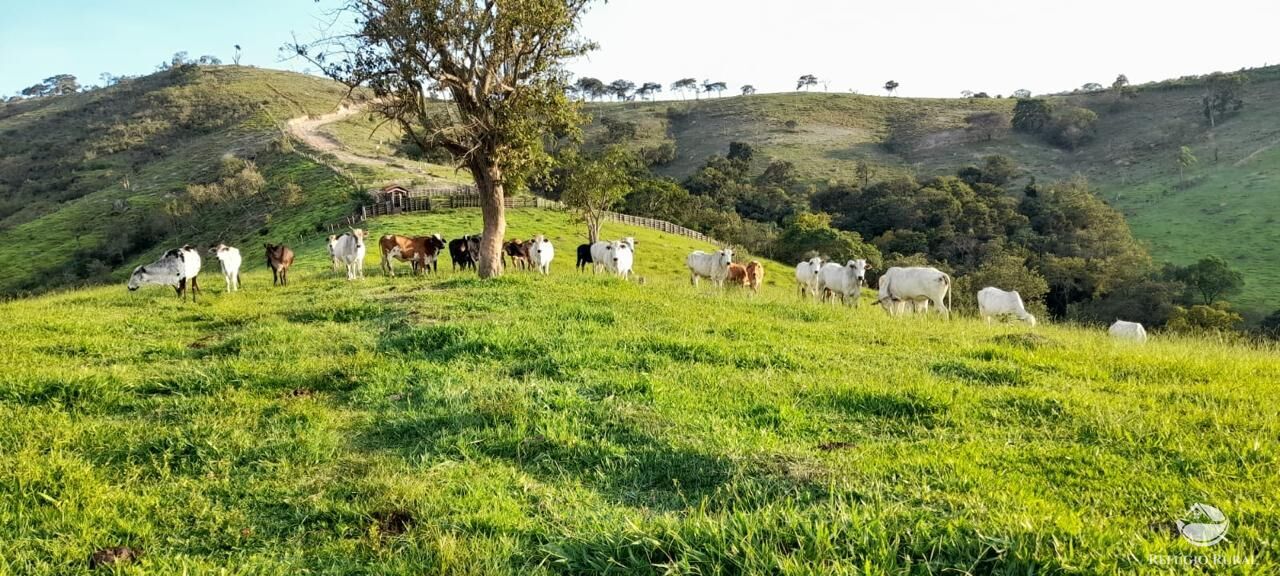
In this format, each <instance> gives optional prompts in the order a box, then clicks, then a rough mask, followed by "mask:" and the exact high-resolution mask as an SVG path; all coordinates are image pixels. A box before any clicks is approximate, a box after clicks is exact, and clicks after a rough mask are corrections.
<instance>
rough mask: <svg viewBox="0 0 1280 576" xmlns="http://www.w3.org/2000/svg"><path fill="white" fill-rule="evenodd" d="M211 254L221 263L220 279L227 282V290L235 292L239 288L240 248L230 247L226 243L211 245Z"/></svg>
mask: <svg viewBox="0 0 1280 576" xmlns="http://www.w3.org/2000/svg"><path fill="white" fill-rule="evenodd" d="M212 252H213V255H214V256H217V258H218V263H219V264H222V279H223V280H224V281H225V282H226V283H227V292H236V291H239V290H240V263H241V262H243V260H242V259H241V258H240V249H239V248H232V247H231V246H227V245H226V244H218V245H217V246H214V247H213V250H212Z"/></svg>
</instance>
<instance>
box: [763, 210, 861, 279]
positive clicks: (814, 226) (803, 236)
mask: <svg viewBox="0 0 1280 576" xmlns="http://www.w3.org/2000/svg"><path fill="white" fill-rule="evenodd" d="M775 244H776V245H775V248H774V249H773V254H775V255H776V256H777V257H778V258H780V259H781V260H782V261H783V262H788V263H792V262H799V261H801V260H804V259H805V258H808V257H810V256H811V255H813V254H817V255H820V256H822V257H824V258H827V259H829V260H832V261H834V262H839V263H843V262H845V261H847V260H852V259H855V258H865V259H867V261H868V262H870V263H871V264H872V266H874V267H877V268H878V267H879V266H880V265H881V264H882V263H883V258H882V257H881V255H880V250H879V249H877V248H876V247H875V246H873V245H871V244H868V243H866V242H863V241H862V236H859V235H858V233H857V232H846V231H844V230H837V229H835V228H832V227H831V216H828V215H827V214H822V213H812V212H807V213H804V214H800V215H798V216H796V217H795V218H794V219H793V220H792V221H791V222H790V223H788V224H787V226H786V227H785V228H783V230H782V233H781V234H779V235H778V239H777V241H776V243H775Z"/></svg>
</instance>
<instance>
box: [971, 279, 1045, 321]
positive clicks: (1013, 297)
mask: <svg viewBox="0 0 1280 576" xmlns="http://www.w3.org/2000/svg"><path fill="white" fill-rule="evenodd" d="M978 315H979V316H981V317H982V319H983V320H986V321H987V322H991V319H992V318H999V317H1001V316H1013V317H1014V318H1017V319H1019V320H1021V321H1023V322H1026V323H1027V324H1030V325H1032V326H1035V325H1036V317H1035V316H1032V315H1031V314H1028V313H1027V309H1026V308H1025V307H1023V305H1022V295H1020V294H1018V291H1017V290H1014V291H1013V292H1006V291H1004V290H1001V289H999V288H996V287H994V286H988V287H986V288H983V289H981V290H979V291H978Z"/></svg>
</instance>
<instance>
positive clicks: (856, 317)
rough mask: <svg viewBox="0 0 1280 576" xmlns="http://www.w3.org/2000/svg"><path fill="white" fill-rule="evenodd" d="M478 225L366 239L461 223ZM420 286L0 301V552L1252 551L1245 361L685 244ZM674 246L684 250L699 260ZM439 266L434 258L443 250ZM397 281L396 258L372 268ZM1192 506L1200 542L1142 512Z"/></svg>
mask: <svg viewBox="0 0 1280 576" xmlns="http://www.w3.org/2000/svg"><path fill="white" fill-rule="evenodd" d="M479 227H480V218H479V213H478V211H474V210H460V211H456V212H451V213H445V214H429V215H417V216H403V217H395V218H387V219H382V220H379V221H377V222H375V223H374V227H373V232H374V235H373V236H372V237H376V235H378V234H382V233H385V232H389V231H397V232H403V233H419V232H441V233H443V234H444V235H445V236H446V237H448V238H452V237H456V236H458V235H460V234H464V233H470V232H474V231H476V230H478V229H479ZM535 233H544V234H547V235H549V236H550V237H551V238H552V240H553V242H554V243H555V246H556V249H557V256H556V260H555V262H554V263H553V271H552V274H551V275H550V276H546V277H542V276H537V275H534V274H529V273H519V272H515V273H510V274H508V275H506V276H504V277H503V278H501V279H497V280H491V281H480V280H478V279H476V278H475V277H474V276H473V275H472V274H470V273H464V272H459V273H453V272H447V271H442V272H441V273H440V274H438V275H434V276H428V277H425V278H410V277H397V278H394V279H392V278H385V277H382V276H381V275H380V274H379V273H378V272H377V271H376V267H377V264H376V260H377V257H376V256H375V255H374V254H372V253H371V254H370V256H369V258H368V262H369V264H368V266H367V268H368V270H367V272H368V277H367V278H366V279H365V280H363V281H357V282H348V281H346V280H345V279H343V278H340V277H338V275H336V274H334V273H332V272H331V271H330V270H329V267H328V263H327V262H326V261H325V259H326V254H325V249H324V245H323V242H322V240H321V239H316V240H315V241H312V242H310V243H308V244H306V245H303V246H298V247H297V248H298V253H299V259H298V265H297V268H296V270H295V272H296V273H295V274H294V275H293V277H292V283H291V285H290V286H288V287H279V288H273V287H271V286H270V274H269V272H266V271H265V270H264V269H263V268H262V267H261V264H260V263H259V262H258V261H259V260H260V258H258V257H257V256H256V250H252V249H249V248H246V249H245V256H246V262H247V263H248V264H250V266H251V267H250V269H249V271H247V272H246V273H245V275H244V289H243V290H242V291H241V292H240V293H237V294H223V293H221V283H220V279H219V278H218V277H217V274H216V272H214V270H213V269H212V268H211V267H210V266H208V265H206V272H205V274H204V275H203V278H202V279H203V284H204V286H205V288H206V294H205V295H204V297H203V298H201V300H200V301H199V303H197V304H191V303H182V302H179V301H178V300H177V298H175V297H174V296H173V293H172V292H171V291H170V290H168V289H165V288H159V287H150V288H147V289H144V290H142V291H139V292H137V293H128V292H126V291H125V290H124V287H123V285H113V286H103V287H98V288H91V289H85V290H78V291H68V292H63V293H58V294H52V295H47V296H43V297H39V298H34V299H28V300H22V301H14V302H9V303H5V304H0V315H3V317H4V318H5V328H6V330H5V336H4V337H3V338H0V366H3V367H4V368H3V371H4V377H3V378H2V379H0V531H3V533H4V534H5V535H6V538H4V539H3V540H0V572H7V573H13V574H80V573H88V572H90V569H89V558H90V555H91V554H92V553H93V552H94V551H96V550H99V549H103V548H108V547H113V546H128V547H130V548H132V549H135V550H137V551H139V552H140V559H139V560H138V561H137V562H135V563H133V564H129V565H126V566H121V567H118V572H119V573H129V574H144V573H145V574H178V573H190V574H199V573H229V574H299V573H314V574H344V573H372V574H424V573H449V574H494V573H499V574H501V573H509V574H552V573H556V574H600V573H614V574H649V573H653V572H665V573H678V574H695V573H698V574H735V573H770V574H898V573H945V572H957V573H972V574H1014V573H1017V574H1031V573H1086V574H1097V573H1117V572H1162V571H1165V570H1166V568H1162V567H1160V566H1158V565H1154V564H1151V563H1150V562H1149V560H1148V557H1149V555H1153V554H1155V555H1177V556H1181V555H1196V554H1204V553H1212V554H1218V555H1223V556H1239V557H1243V558H1247V559H1248V560H1249V561H1250V562H1252V563H1251V564H1248V565H1240V566H1234V567H1232V566H1227V567H1219V569H1218V570H1217V571H1221V572H1234V573H1258V574H1263V573H1271V572H1275V571H1276V570H1278V569H1280V559H1278V558H1277V557H1276V554H1275V552H1274V549H1273V547H1272V545H1273V543H1274V537H1275V535H1276V534H1277V533H1280V508H1277V506H1276V499H1275V495H1276V494H1277V493H1278V492H1280V472H1278V471H1280V466H1278V464H1280V461H1278V459H1277V452H1276V442H1277V440H1280V416H1278V415H1277V413H1276V411H1275V408H1274V407H1275V406H1276V405H1277V403H1278V402H1280V386H1277V377H1278V376H1280V360H1278V359H1277V356H1276V354H1275V352H1276V351H1275V350H1274V349H1269V348H1253V347H1248V346H1241V345H1232V344H1225V343H1218V342H1210V341H1204V340H1191V339H1185V340H1184V339H1177V338H1166V337H1162V336H1157V337H1155V338H1153V340H1152V341H1151V342H1150V343H1148V344H1147V345H1145V346H1136V345H1123V344H1118V343H1116V342H1113V341H1111V340H1109V339H1108V338H1107V337H1106V335H1105V334H1103V333H1101V332H1100V331H1096V330H1084V329H1079V328H1074V327H1069V326H1052V325H1049V326H1041V327H1038V328H1036V329H1034V330H1028V329H1027V328H1025V327H1024V326H1022V325H1017V324H1006V325H986V324H983V323H981V322H979V321H977V320H974V319H970V318H956V319H953V320H952V321H950V322H945V321H941V320H939V319H935V318H904V319H897V320H894V319H890V318H887V317H886V316H885V315H884V314H883V313H882V312H880V311H879V310H878V309H875V308H874V307H873V306H871V305H870V302H869V298H864V301H863V303H862V306H860V307H859V308H856V309H853V308H842V307H837V306H823V305H818V304H815V303H811V302H799V301H797V299H796V297H795V295H794V294H793V293H792V291H791V287H790V282H789V280H790V278H789V272H788V271H787V270H786V268H785V267H782V266H780V265H777V264H774V263H770V264H769V266H770V267H769V269H768V278H769V281H768V282H767V283H766V286H765V289H764V290H763V292H762V294H760V295H759V296H755V297H751V296H748V295H746V294H744V293H742V292H741V291H737V290H725V291H721V290H717V289H715V288H712V287H709V286H707V285H703V286H701V287H699V288H694V287H691V286H689V285H688V281H687V278H686V277H685V276H684V274H683V272H682V270H683V266H682V261H683V257H684V255H685V253H687V251H688V250H689V249H692V248H695V247H699V245H698V243H696V242H694V241H692V240H688V239H685V238H681V237H671V236H668V235H662V234H660V233H658V232H654V231H650V230H641V229H632V228H628V227H625V226H620V225H615V224H607V225H606V227H605V231H604V235H605V236H606V237H616V236H622V235H634V236H636V237H637V238H638V239H639V247H638V251H637V252H638V254H637V264H638V275H639V276H642V277H644V283H643V284H641V283H640V282H639V281H633V282H622V281H620V280H617V279H614V278H608V277H605V276H603V275H601V276H596V275H592V274H590V273H578V272H576V271H574V270H573V268H572V266H573V261H572V260H573V255H574V254H573V248H574V246H576V244H577V243H578V241H577V238H579V237H581V233H582V225H581V224H580V223H576V222H574V221H573V219H571V218H570V217H568V216H567V215H564V214H561V213H557V212H552V211H533V210H516V211H512V212H511V214H510V230H509V236H513V237H528V236H530V235H532V234H535ZM702 247H703V248H706V247H705V246H702ZM443 264H444V265H445V266H443V268H448V262H447V260H446V261H445V262H443ZM401 266H402V267H401V268H400V270H401V271H402V272H403V271H404V270H405V268H403V265H401ZM1194 502H1205V503H1209V504H1212V505H1214V506H1217V507H1219V508H1221V509H1222V510H1223V511H1224V512H1225V513H1226V515H1227V517H1228V518H1229V519H1230V521H1231V529H1230V533H1229V536H1228V538H1227V540H1226V541H1224V542H1223V543H1220V544H1218V545H1217V546H1215V547H1214V548H1212V549H1210V550H1204V549H1199V548H1194V547H1192V546H1191V545H1189V544H1187V543H1186V542H1184V541H1182V540H1181V539H1180V538H1178V537H1177V536H1176V535H1175V534H1174V533H1173V532H1172V530H1171V528H1170V527H1171V526H1172V521H1173V520H1174V519H1176V518H1177V517H1178V516H1179V515H1181V514H1182V513H1183V512H1184V511H1185V510H1186V509H1187V508H1188V507H1189V506H1190V505H1191V504H1192V503H1194Z"/></svg>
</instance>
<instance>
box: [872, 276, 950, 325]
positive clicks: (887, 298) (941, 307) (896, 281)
mask: <svg viewBox="0 0 1280 576" xmlns="http://www.w3.org/2000/svg"><path fill="white" fill-rule="evenodd" d="M950 295H951V276H948V275H947V274H946V273H945V272H942V271H941V270H938V269H936V268H922V267H912V268H899V267H897V266H895V267H893V268H890V269H888V270H886V271H885V273H884V275H883V276H881V277H880V292H879V302H880V305H881V306H883V307H884V309H885V311H887V312H889V314H890V315H893V316H896V315H898V314H900V313H901V303H902V302H905V301H910V302H912V306H916V304H915V301H917V300H927V301H928V302H932V303H933V305H934V307H936V308H937V309H938V313H939V314H942V315H943V316H945V317H948V318H950V317H951V310H950V305H949V304H948V302H949V301H950ZM926 306H927V304H926ZM926 310H928V308H926Z"/></svg>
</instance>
